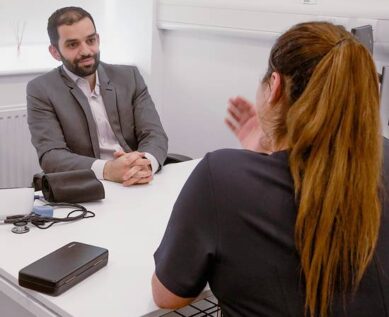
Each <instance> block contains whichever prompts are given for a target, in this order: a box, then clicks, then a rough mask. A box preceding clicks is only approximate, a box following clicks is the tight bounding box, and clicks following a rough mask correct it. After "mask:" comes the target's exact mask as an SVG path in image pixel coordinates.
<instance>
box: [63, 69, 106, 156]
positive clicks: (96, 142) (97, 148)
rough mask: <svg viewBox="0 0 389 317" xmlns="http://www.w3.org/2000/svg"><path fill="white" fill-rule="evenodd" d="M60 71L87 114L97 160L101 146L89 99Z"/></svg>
mask: <svg viewBox="0 0 389 317" xmlns="http://www.w3.org/2000/svg"><path fill="white" fill-rule="evenodd" d="M59 71H60V73H61V76H62V79H63V80H64V82H65V84H66V85H67V86H68V87H69V88H70V93H71V94H72V95H73V96H74V98H75V99H76V100H77V102H78V104H79V105H80V106H81V108H82V110H83V111H84V113H85V117H86V121H87V124H88V130H89V136H90V139H91V143H92V148H93V153H94V155H95V157H96V158H99V157H100V146H99V140H98V137H97V129H96V123H95V120H94V119H93V115H92V111H91V109H90V105H89V102H88V99H87V98H86V96H85V95H84V93H83V92H82V91H81V89H80V88H78V86H77V85H76V84H75V83H74V81H72V80H71V79H70V78H69V77H68V75H67V74H66V73H65V71H64V70H63V68H62V67H60V68H59Z"/></svg>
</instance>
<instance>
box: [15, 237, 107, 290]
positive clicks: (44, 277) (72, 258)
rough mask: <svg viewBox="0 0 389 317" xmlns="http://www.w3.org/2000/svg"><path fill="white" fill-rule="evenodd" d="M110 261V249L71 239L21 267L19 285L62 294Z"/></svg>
mask: <svg viewBox="0 0 389 317" xmlns="http://www.w3.org/2000/svg"><path fill="white" fill-rule="evenodd" d="M107 262H108V250H107V249H104V248H100V247H96V246H93V245H88V244H84V243H80V242H71V243H68V244H66V245H64V246H63V247H61V248H59V249H57V250H55V251H54V252H52V253H50V254H48V255H46V256H44V257H42V258H40V259H39V260H37V261H35V262H34V263H31V264H30V265H28V266H26V267H24V268H23V269H21V270H20V271H19V285H20V286H23V287H27V288H30V289H33V290H35V291H38V292H42V293H45V294H49V295H53V296H58V295H60V294H62V293H63V292H65V291H66V290H68V289H69V288H71V287H72V286H74V285H76V284H77V283H79V282H81V281H82V280H83V279H85V278H87V277H88V276H89V275H91V274H93V273H94V272H96V271H98V270H99V269H101V268H102V267H104V266H105V265H106V264H107Z"/></svg>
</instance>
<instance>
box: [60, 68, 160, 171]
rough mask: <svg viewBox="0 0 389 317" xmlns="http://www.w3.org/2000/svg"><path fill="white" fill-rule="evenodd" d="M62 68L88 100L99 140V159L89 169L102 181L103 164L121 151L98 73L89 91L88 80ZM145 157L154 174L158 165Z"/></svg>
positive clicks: (149, 155) (151, 158) (151, 156)
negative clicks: (101, 91) (109, 119)
mask: <svg viewBox="0 0 389 317" xmlns="http://www.w3.org/2000/svg"><path fill="white" fill-rule="evenodd" d="M63 68H64V69H65V71H66V73H67V74H68V75H69V77H70V78H71V79H72V80H73V81H74V82H75V83H76V85H77V86H78V87H79V88H80V89H81V91H82V92H83V93H84V95H85V96H86V97H87V99H88V102H89V106H90V109H91V111H92V115H93V119H94V120H95V123H96V127H97V138H98V140H99V147H100V158H101V159H96V161H94V162H93V164H92V167H91V168H92V170H93V172H94V173H95V175H96V177H97V178H98V179H104V176H103V172H104V166H105V164H106V163H107V161H108V160H112V159H113V153H114V152H115V151H119V150H123V149H122V147H121V146H120V144H119V142H118V140H117V138H116V136H115V134H114V133H113V131H112V128H111V125H110V124H109V121H108V116H107V112H106V110H105V106H104V100H103V97H102V96H101V93H100V81H99V75H98V72H97V71H96V85H95V88H94V89H93V90H91V88H90V85H89V82H88V80H86V79H85V78H82V77H80V76H77V75H76V74H74V73H72V72H71V71H70V70H68V69H67V68H66V67H65V66H63ZM145 156H146V158H147V159H149V160H150V162H151V169H152V172H153V174H154V173H155V172H156V171H157V170H158V168H159V163H158V161H157V159H156V158H155V157H154V156H153V155H152V154H150V153H145Z"/></svg>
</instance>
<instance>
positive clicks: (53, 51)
mask: <svg viewBox="0 0 389 317" xmlns="http://www.w3.org/2000/svg"><path fill="white" fill-rule="evenodd" d="M49 52H50V54H51V56H53V57H54V58H55V59H56V60H57V61H61V60H62V59H61V54H60V53H59V51H58V49H57V48H56V47H55V46H54V45H52V44H50V46H49Z"/></svg>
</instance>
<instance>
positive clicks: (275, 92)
mask: <svg viewBox="0 0 389 317" xmlns="http://www.w3.org/2000/svg"><path fill="white" fill-rule="evenodd" d="M269 87H270V95H269V99H268V101H269V102H270V103H272V104H274V103H277V102H278V100H279V99H280V98H281V90H282V87H281V75H280V74H279V73H277V72H273V73H272V74H271V76H270V80H269Z"/></svg>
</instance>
